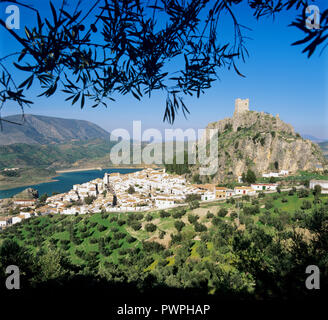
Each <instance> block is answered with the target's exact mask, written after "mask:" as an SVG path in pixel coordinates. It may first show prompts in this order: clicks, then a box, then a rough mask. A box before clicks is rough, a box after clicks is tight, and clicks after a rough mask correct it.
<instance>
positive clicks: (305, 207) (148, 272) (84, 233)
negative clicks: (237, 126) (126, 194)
mask: <svg viewBox="0 0 328 320" xmlns="http://www.w3.org/2000/svg"><path fill="white" fill-rule="evenodd" d="M191 208H193V209H191ZM327 247H328V197H327V196H324V195H320V190H316V193H315V194H313V191H309V190H306V189H305V190H298V191H296V190H295V189H294V190H290V191H289V192H282V193H277V194H263V193H260V194H259V197H258V198H253V199H251V198H249V197H248V196H244V197H243V198H242V199H229V200H228V201H227V202H225V203H219V202H213V203H207V204H202V205H201V206H200V207H199V206H198V205H197V206H196V205H194V203H193V205H191V203H190V206H189V207H179V208H174V209H171V210H167V211H156V212H150V213H145V214H141V213H120V214H109V213H106V212H102V213H97V214H93V215H86V216H44V217H37V218H31V219H29V220H26V221H24V222H23V223H21V224H17V225H15V226H13V227H10V228H8V229H6V230H4V231H3V232H2V233H1V234H0V258H1V260H0V261H1V264H0V277H4V275H5V273H4V270H5V268H6V266H7V265H10V264H16V265H19V267H20V269H21V272H22V274H23V276H22V280H21V286H22V288H33V287H36V288H42V287H48V286H50V285H51V286H54V287H58V288H61V287H65V288H67V287H70V286H76V285H77V283H78V281H79V280H77V279H80V280H81V277H86V278H87V279H88V282H89V285H90V286H91V283H92V285H93V286H96V287H97V285H99V286H100V284H102V285H103V283H108V284H109V283H110V284H113V283H114V284H116V285H118V284H122V285H126V284H129V283H130V284H131V283H133V284H135V285H136V287H137V289H138V290H139V291H143V290H146V289H147V288H148V289H149V288H158V287H168V288H181V289H185V290H196V292H198V293H199V294H203V293H204V290H205V292H206V293H207V294H208V295H212V296H213V295H214V296H222V297H225V298H234V299H241V298H246V299H285V298H303V297H311V296H313V295H315V294H324V290H325V289H324V288H327V284H328V282H327V281H328V274H327V268H326V266H327V261H328V252H327ZM308 265H317V266H318V267H319V268H320V270H321V275H320V279H321V288H322V290H316V292H314V290H307V289H306V288H305V285H304V282H305V279H306V277H307V276H308V275H306V274H305V268H306V266H308ZM91 279H92V280H91ZM4 283H5V282H4V281H3V279H0V284H1V285H3V284H4ZM319 291H320V292H319Z"/></svg>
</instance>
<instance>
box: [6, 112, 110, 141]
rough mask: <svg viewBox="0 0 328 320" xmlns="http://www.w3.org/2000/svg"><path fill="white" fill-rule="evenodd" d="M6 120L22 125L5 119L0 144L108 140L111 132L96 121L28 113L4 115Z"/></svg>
mask: <svg viewBox="0 0 328 320" xmlns="http://www.w3.org/2000/svg"><path fill="white" fill-rule="evenodd" d="M4 120H8V121H12V122H15V123H21V125H17V124H13V123H8V122H5V121H3V122H2V126H3V130H2V131H0V145H10V144H15V143H26V144H51V143H63V142H68V141H72V140H80V141H85V140H93V139H103V140H108V139H109V136H110V134H109V133H108V132H107V131H105V130H104V129H102V128H100V127H99V126H97V125H96V124H94V123H91V122H89V121H85V120H74V119H62V118H54V117H46V116H38V115H32V114H26V115H25V117H24V119H22V116H21V115H13V116H8V117H4Z"/></svg>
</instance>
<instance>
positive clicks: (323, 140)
mask: <svg viewBox="0 0 328 320" xmlns="http://www.w3.org/2000/svg"><path fill="white" fill-rule="evenodd" d="M302 137H303V138H304V139H308V140H311V141H313V142H315V143H320V142H325V141H327V139H320V138H317V137H314V136H311V135H310V134H302Z"/></svg>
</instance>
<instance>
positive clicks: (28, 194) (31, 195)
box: [13, 188, 39, 200]
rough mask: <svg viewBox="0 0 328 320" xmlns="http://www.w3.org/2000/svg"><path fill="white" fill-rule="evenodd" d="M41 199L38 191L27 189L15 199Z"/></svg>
mask: <svg viewBox="0 0 328 320" xmlns="http://www.w3.org/2000/svg"><path fill="white" fill-rule="evenodd" d="M38 197H39V193H38V191H37V190H35V189H32V188H27V189H25V190H23V191H22V192H20V193H17V194H16V195H15V196H14V197H13V198H14V199H22V200H34V199H37V198H38Z"/></svg>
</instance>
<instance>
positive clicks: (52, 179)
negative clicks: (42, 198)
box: [0, 175, 58, 191]
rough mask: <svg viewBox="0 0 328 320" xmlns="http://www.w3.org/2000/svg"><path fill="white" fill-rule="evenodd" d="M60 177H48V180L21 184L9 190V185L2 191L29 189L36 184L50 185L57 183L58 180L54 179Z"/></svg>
mask: <svg viewBox="0 0 328 320" xmlns="http://www.w3.org/2000/svg"><path fill="white" fill-rule="evenodd" d="M56 177H58V175H56V176H53V177H48V178H45V180H40V181H32V183H31V182H29V183H28V182H26V183H19V184H17V185H15V186H11V187H9V188H8V185H7V186H5V187H4V188H3V187H0V191H7V190H11V189H16V188H21V187H28V186H33V185H36V184H41V183H50V182H56V181H58V180H56V179H54V178H56Z"/></svg>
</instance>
